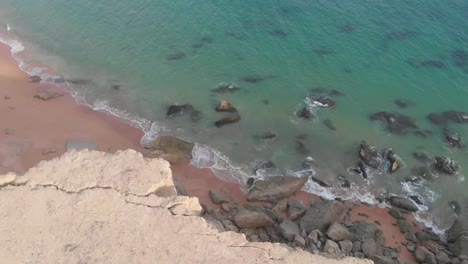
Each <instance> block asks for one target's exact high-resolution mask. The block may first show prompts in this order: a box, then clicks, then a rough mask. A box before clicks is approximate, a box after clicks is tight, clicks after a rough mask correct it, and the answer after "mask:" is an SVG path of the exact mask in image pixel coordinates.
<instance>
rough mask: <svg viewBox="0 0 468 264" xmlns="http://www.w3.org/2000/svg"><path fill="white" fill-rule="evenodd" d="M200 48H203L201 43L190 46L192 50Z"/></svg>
mask: <svg viewBox="0 0 468 264" xmlns="http://www.w3.org/2000/svg"><path fill="white" fill-rule="evenodd" d="M201 47H203V43H193V44H192V48H194V49H199V48H201Z"/></svg>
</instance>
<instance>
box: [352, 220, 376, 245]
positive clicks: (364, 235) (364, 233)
mask: <svg viewBox="0 0 468 264" xmlns="http://www.w3.org/2000/svg"><path fill="white" fill-rule="evenodd" d="M378 230H379V226H378V225H376V224H374V223H367V222H357V223H354V225H353V226H352V227H350V228H349V231H350V232H351V234H352V236H351V241H353V242H354V241H364V240H368V239H372V240H373V239H374V238H375V233H376V232H377V231H378Z"/></svg>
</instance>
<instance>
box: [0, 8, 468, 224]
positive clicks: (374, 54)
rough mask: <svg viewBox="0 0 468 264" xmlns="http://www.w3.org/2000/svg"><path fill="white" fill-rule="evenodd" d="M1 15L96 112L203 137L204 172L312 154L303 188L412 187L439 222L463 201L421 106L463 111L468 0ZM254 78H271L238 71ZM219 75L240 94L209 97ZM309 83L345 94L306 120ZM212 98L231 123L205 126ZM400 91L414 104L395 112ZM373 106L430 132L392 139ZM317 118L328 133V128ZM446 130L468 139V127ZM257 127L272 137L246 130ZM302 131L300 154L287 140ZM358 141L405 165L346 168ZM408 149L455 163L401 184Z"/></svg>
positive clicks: (244, 171)
mask: <svg viewBox="0 0 468 264" xmlns="http://www.w3.org/2000/svg"><path fill="white" fill-rule="evenodd" d="M0 10H1V11H0V25H2V26H3V25H4V28H5V29H6V28H7V26H6V25H8V27H9V29H10V32H9V37H12V38H17V39H19V40H20V41H21V42H23V43H24V46H25V47H26V51H25V52H23V53H22V54H21V57H22V58H23V59H26V61H27V62H28V63H29V64H31V65H40V64H41V65H42V64H43V65H47V66H49V67H50V69H51V70H53V71H54V72H57V73H60V75H62V76H64V77H65V78H66V79H86V80H90V81H91V82H86V83H80V84H76V82H75V83H69V84H70V85H71V87H72V88H73V89H74V91H75V92H76V93H77V96H78V97H79V98H80V100H82V101H86V102H87V103H89V104H90V105H92V106H94V107H97V108H100V109H103V107H108V106H110V107H113V109H114V110H116V109H119V110H121V111H123V112H124V113H127V114H129V115H131V117H132V118H134V117H139V118H140V119H139V121H141V122H140V124H142V126H143V127H144V129H145V130H146V132H148V133H147V138H145V139H143V140H148V139H149V138H153V137H155V136H157V135H158V134H161V133H171V134H176V135H178V136H181V137H183V138H186V139H189V140H191V141H195V142H198V143H199V147H198V148H197V151H196V155H195V159H194V163H196V164H197V165H199V166H209V167H213V169H214V170H215V172H216V173H217V175H218V176H219V177H222V178H225V179H229V180H234V181H236V180H237V181H240V182H242V181H244V180H245V178H246V177H248V176H251V174H252V173H253V172H252V168H253V167H254V164H255V163H256V162H260V161H267V160H271V161H273V162H274V163H275V164H276V166H277V167H278V171H277V172H276V173H281V174H282V173H284V172H285V171H289V172H295V171H298V170H301V164H302V161H303V160H304V158H306V157H307V156H311V157H313V158H314V160H315V164H316V165H315V166H314V168H313V169H314V171H315V172H316V173H318V174H323V175H327V176H326V177H328V178H330V179H332V182H334V184H335V186H334V188H332V189H331V190H326V189H324V188H320V187H319V186H317V185H316V184H314V183H309V186H308V188H309V191H312V192H316V193H320V194H322V195H325V196H326V195H329V196H333V195H340V196H343V197H352V195H358V196H359V198H361V199H364V200H366V201H368V202H375V200H374V199H373V198H372V196H368V193H369V192H370V194H377V193H379V192H381V191H382V190H387V191H389V192H392V193H396V194H403V195H411V194H414V193H418V195H420V196H421V197H422V198H423V200H424V202H425V204H426V205H427V206H428V208H425V209H427V210H428V212H431V213H433V214H434V215H435V216H436V217H437V218H436V221H437V222H438V225H439V227H441V228H445V227H446V226H447V225H448V224H449V223H450V219H451V216H452V214H451V213H450V212H449V209H448V208H447V202H448V201H450V200H459V201H461V200H463V198H465V197H466V188H467V187H468V186H467V184H466V183H465V182H464V181H463V179H464V176H463V174H464V169H463V168H464V167H467V166H466V165H468V154H467V151H466V150H454V149H451V148H449V147H448V145H447V144H446V142H444V139H443V136H442V128H441V127H437V126H435V125H433V124H431V123H430V122H429V121H428V120H427V119H426V116H427V114H429V113H430V112H438V111H439V112H440V111H447V110H458V111H465V112H468V104H467V95H468V62H467V61H466V60H468V59H466V60H465V59H463V58H461V59H460V58H454V52H455V51H456V50H464V51H465V52H468V3H467V2H466V1H451V2H450V3H443V2H440V1H435V0H430V1H423V0H415V1H406V2H404V3H391V4H390V3H388V2H387V1H364V0H361V1H318V2H310V1H302V0H294V1H279V0H275V1H273V0H270V1H261V2H258V3H252V2H248V1H241V2H239V1H236V2H232V1H231V2H226V3H215V1H209V0H201V1H197V2H194V1H166V0H163V1H143V2H142V1H130V2H128V1H126V2H122V1H117V0H105V1H99V2H96V1H69V0H66V1H64V0H61V1H58V0H55V1H50V0H35V1H12V0H0ZM4 35H5V34H4ZM251 76H253V77H255V76H264V77H269V78H265V79H264V80H263V81H259V82H256V83H250V82H246V81H244V80H243V79H244V78H245V77H251ZM222 82H227V83H234V84H236V85H238V86H239V87H240V90H239V91H238V92H236V93H226V94H216V93H213V91H212V89H214V88H216V87H217V85H218V84H219V83H222ZM116 85H118V86H116ZM116 87H118V89H115V88H116ZM318 87H324V88H327V89H337V90H339V91H341V92H342V93H344V95H343V96H337V97H336V107H335V108H334V109H332V110H327V109H318V108H314V109H313V110H314V114H315V115H316V116H317V118H316V120H314V121H307V120H302V119H298V118H297V117H295V111H297V110H298V109H299V108H300V107H301V105H303V104H304V99H305V97H306V96H307V94H308V91H309V90H310V89H313V88H318ZM220 99H227V100H229V101H230V102H232V103H233V104H234V105H235V106H236V107H237V109H238V110H239V112H240V114H241V116H242V120H241V121H240V122H239V123H236V124H234V125H228V126H225V127H222V128H216V127H215V126H214V125H213V122H214V121H216V120H218V119H219V118H221V117H223V116H224V115H223V114H220V113H216V112H215V111H214V110H213V109H214V107H215V106H216V104H217V102H218V101H219V100H220ZM395 99H406V100H410V101H412V102H413V103H414V105H412V106H410V107H408V108H406V109H400V108H399V107H397V106H396V105H395V104H394V100H395ZM176 103H177V104H185V103H190V104H192V105H193V106H194V107H195V108H196V109H197V110H199V111H201V112H202V113H203V118H202V119H201V121H199V122H195V123H194V122H192V121H191V120H190V119H189V118H188V117H181V118H174V119H167V118H166V117H165V113H166V109H167V107H168V106H169V105H171V104H176ZM382 110H385V111H398V112H400V113H402V114H405V115H409V116H411V117H413V118H415V119H416V120H417V123H418V125H419V127H420V128H421V129H429V130H431V131H432V132H433V135H432V136H430V137H429V138H427V139H421V138H419V137H417V136H415V135H413V134H411V133H410V134H408V135H403V136H401V135H393V134H390V133H389V132H387V131H386V130H385V129H384V126H383V125H382V124H381V123H378V122H371V121H370V120H369V116H370V115H371V114H372V113H374V112H376V111H382ZM326 119H330V120H332V122H333V124H334V125H335V126H336V129H337V130H336V131H331V130H330V129H328V128H327V127H326V126H325V125H324V124H323V121H324V120H326ZM151 122H156V123H155V124H154V125H153V126H152V128H153V129H151V126H150V123H151ZM449 126H450V128H451V129H453V130H455V131H457V132H458V133H460V134H461V136H462V137H464V138H468V125H456V124H453V123H452V124H450V125H449ZM262 132H274V133H275V134H277V138H276V139H275V140H273V141H261V140H258V139H255V138H254V135H255V134H258V133H262ZM302 134H306V135H307V139H305V140H303V142H304V144H305V147H306V148H307V149H308V151H309V152H308V153H304V152H301V153H298V151H297V149H296V144H297V143H296V136H297V135H302ZM362 140H366V141H368V142H371V143H372V144H375V145H378V146H381V147H392V148H393V150H394V151H395V152H396V153H398V155H399V156H400V157H401V158H402V160H403V161H404V164H405V167H404V168H403V169H401V170H399V171H398V172H397V173H395V174H393V175H390V174H384V175H378V174H376V175H374V176H373V177H371V179H369V180H363V179H362V177H361V176H357V175H352V174H349V173H348V172H347V168H349V167H350V166H354V165H355V163H356V161H357V160H358V156H357V153H358V144H359V143H360V142H361V141H362ZM204 145H208V146H209V148H208V147H204ZM214 150H218V151H219V152H215V151H214ZM414 151H424V152H427V153H429V154H431V155H444V156H446V155H448V156H451V157H453V158H454V159H456V160H457V161H458V162H459V163H460V165H461V166H462V169H461V171H460V174H459V175H457V176H454V177H450V176H444V175H441V176H440V177H439V178H438V179H436V180H435V181H434V182H428V183H424V184H423V186H405V185H402V184H401V181H400V180H401V176H405V175H408V174H411V172H410V169H411V168H412V167H414V166H420V164H418V162H417V161H415V160H414V159H413V158H412V153H413V152H414ZM221 153H222V154H221ZM227 157H228V158H227ZM226 168H229V169H230V170H226ZM235 168H238V169H235ZM340 175H341V176H344V177H347V178H349V179H350V181H351V182H353V183H354V185H353V187H352V189H353V191H352V192H350V191H349V190H343V189H341V188H340V187H339V186H340V184H341V183H340V182H339V181H338V180H337V179H338V176H340ZM257 176H258V177H262V176H263V175H257ZM354 198H356V196H354ZM422 217H423V216H422Z"/></svg>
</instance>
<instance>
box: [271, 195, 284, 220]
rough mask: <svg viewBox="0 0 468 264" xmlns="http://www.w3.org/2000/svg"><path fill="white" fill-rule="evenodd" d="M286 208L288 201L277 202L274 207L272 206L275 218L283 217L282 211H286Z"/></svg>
mask: <svg viewBox="0 0 468 264" xmlns="http://www.w3.org/2000/svg"><path fill="white" fill-rule="evenodd" d="M287 207H288V200H286V199H283V200H280V201H278V202H277V203H276V204H275V206H273V208H272V211H273V213H275V215H276V216H277V218H280V217H282V216H283V213H284V211H286V208H287Z"/></svg>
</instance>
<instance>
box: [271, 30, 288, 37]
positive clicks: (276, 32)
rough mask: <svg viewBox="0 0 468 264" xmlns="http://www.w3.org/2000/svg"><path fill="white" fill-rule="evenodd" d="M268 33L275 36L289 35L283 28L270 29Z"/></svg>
mask: <svg viewBox="0 0 468 264" xmlns="http://www.w3.org/2000/svg"><path fill="white" fill-rule="evenodd" d="M268 33H270V35H272V36H275V37H287V36H288V32H286V31H283V30H281V29H274V30H271V31H269V32H268Z"/></svg>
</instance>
